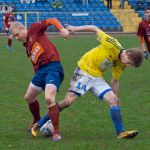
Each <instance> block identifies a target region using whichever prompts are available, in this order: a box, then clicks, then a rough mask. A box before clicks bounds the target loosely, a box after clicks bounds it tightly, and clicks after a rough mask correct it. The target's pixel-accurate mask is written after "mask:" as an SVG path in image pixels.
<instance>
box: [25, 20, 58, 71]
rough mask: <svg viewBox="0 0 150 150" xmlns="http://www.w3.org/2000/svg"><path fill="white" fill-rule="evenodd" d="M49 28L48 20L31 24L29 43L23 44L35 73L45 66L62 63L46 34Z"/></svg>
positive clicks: (28, 35) (28, 33) (28, 36)
mask: <svg viewBox="0 0 150 150" xmlns="http://www.w3.org/2000/svg"><path fill="white" fill-rule="evenodd" d="M47 27H48V25H46V20H44V21H40V22H37V23H33V24H31V25H30V27H29V29H28V31H27V41H26V42H25V43H24V44H23V45H24V46H25V47H26V52H27V55H28V57H29V58H30V59H31V61H32V64H33V66H34V70H35V71H37V69H38V68H39V67H40V66H42V65H44V64H47V63H49V62H54V61H60V56H59V53H58V51H57V49H56V47H55V46H54V45H53V44H52V43H51V42H50V40H49V39H48V37H47V35H46V34H45V30H46V29H47Z"/></svg>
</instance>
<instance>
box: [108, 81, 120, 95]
mask: <svg viewBox="0 0 150 150" xmlns="http://www.w3.org/2000/svg"><path fill="white" fill-rule="evenodd" d="M110 85H111V87H112V90H113V92H114V93H115V94H116V95H118V91H119V80H116V79H114V78H112V79H111V81H110Z"/></svg>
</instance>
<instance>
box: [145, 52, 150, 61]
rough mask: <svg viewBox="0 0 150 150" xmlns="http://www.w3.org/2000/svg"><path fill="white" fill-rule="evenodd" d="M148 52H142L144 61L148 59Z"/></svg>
mask: <svg viewBox="0 0 150 150" xmlns="http://www.w3.org/2000/svg"><path fill="white" fill-rule="evenodd" d="M149 55H150V54H149V52H148V51H144V57H145V59H148V57H149Z"/></svg>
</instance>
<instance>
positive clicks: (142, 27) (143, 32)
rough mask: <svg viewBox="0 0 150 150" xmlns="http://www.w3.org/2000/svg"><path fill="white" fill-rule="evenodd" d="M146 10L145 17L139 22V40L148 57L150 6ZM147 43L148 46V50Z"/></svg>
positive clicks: (149, 47) (149, 49)
mask: <svg viewBox="0 0 150 150" xmlns="http://www.w3.org/2000/svg"><path fill="white" fill-rule="evenodd" d="M144 11H145V19H143V20H142V21H141V22H140V23H139V26H138V30H137V35H138V36H139V41H140V45H141V48H142V49H143V51H144V56H145V58H146V59H148V57H149V53H150V6H149V7H147V8H145V10H144ZM145 44H146V46H147V50H146V47H145Z"/></svg>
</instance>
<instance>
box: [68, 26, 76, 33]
mask: <svg viewBox="0 0 150 150" xmlns="http://www.w3.org/2000/svg"><path fill="white" fill-rule="evenodd" d="M66 29H67V30H68V31H69V32H70V33H73V32H75V27H74V26H71V25H68V26H67V27H66Z"/></svg>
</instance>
